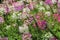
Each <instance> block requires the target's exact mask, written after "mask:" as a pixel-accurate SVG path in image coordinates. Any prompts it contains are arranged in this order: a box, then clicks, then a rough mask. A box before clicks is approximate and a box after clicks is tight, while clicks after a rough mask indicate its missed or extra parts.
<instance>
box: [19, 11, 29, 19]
mask: <svg viewBox="0 0 60 40" xmlns="http://www.w3.org/2000/svg"><path fill="white" fill-rule="evenodd" d="M27 17H29V14H28V13H26V12H23V13H22V14H21V16H20V19H25V18H27Z"/></svg>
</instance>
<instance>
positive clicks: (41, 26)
mask: <svg viewBox="0 0 60 40" xmlns="http://www.w3.org/2000/svg"><path fill="white" fill-rule="evenodd" d="M46 24H47V23H46V21H45V20H42V21H40V20H37V25H38V27H39V28H40V29H42V30H44V29H45V28H46Z"/></svg>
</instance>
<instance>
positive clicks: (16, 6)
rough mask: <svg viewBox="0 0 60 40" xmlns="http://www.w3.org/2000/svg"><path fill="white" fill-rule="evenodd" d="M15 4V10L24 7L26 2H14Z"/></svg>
mask: <svg viewBox="0 0 60 40" xmlns="http://www.w3.org/2000/svg"><path fill="white" fill-rule="evenodd" d="M13 6H14V9H15V11H20V10H22V9H23V8H24V4H22V3H21V4H20V3H19V2H15V3H13Z"/></svg>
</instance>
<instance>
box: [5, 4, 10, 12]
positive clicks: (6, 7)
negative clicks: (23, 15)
mask: <svg viewBox="0 0 60 40" xmlns="http://www.w3.org/2000/svg"><path fill="white" fill-rule="evenodd" d="M9 12H10V10H9V8H8V6H7V5H6V6H5V13H9Z"/></svg>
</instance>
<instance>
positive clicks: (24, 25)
mask: <svg viewBox="0 0 60 40" xmlns="http://www.w3.org/2000/svg"><path fill="white" fill-rule="evenodd" d="M19 32H20V33H29V30H28V26H27V25H26V24H23V26H19Z"/></svg>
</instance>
